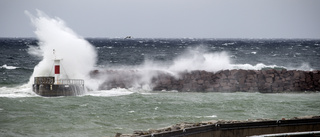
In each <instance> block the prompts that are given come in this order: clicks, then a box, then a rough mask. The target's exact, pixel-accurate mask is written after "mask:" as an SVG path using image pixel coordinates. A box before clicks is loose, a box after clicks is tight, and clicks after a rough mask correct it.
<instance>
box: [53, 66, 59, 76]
mask: <svg viewBox="0 0 320 137" xmlns="http://www.w3.org/2000/svg"><path fill="white" fill-rule="evenodd" d="M54 74H60V66H59V65H56V66H54Z"/></svg>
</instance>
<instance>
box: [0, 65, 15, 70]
mask: <svg viewBox="0 0 320 137" xmlns="http://www.w3.org/2000/svg"><path fill="white" fill-rule="evenodd" d="M0 68H3V69H17V68H19V67H15V66H8V65H7V64H4V65H2V66H1V67H0Z"/></svg>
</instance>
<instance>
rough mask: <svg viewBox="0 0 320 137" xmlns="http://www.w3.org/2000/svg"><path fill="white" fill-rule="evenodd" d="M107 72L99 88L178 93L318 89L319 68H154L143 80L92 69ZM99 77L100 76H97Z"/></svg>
mask: <svg viewBox="0 0 320 137" xmlns="http://www.w3.org/2000/svg"><path fill="white" fill-rule="evenodd" d="M101 73H104V74H105V73H107V74H108V75H105V76H106V77H108V78H107V79H105V82H104V83H103V84H102V85H100V89H111V88H116V87H121V88H130V87H133V86H139V85H143V84H149V85H150V86H151V87H152V89H153V90H156V91H162V90H168V91H169V90H177V91H180V92H238V91H241V92H263V93H277V92H301V91H320V71H319V70H315V71H298V70H285V69H282V70H275V69H269V70H222V71H219V72H216V73H213V72H207V71H200V70H198V71H191V72H182V73H179V74H178V75H172V74H170V73H165V72H159V71H155V72H153V73H150V72H148V73H150V78H149V79H148V78H147V79H148V80H146V78H145V76H144V75H143V73H144V72H141V71H106V72H100V71H94V72H92V74H91V75H92V77H99V74H101ZM100 77H101V76H100Z"/></svg>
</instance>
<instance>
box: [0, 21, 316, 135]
mask: <svg viewBox="0 0 320 137" xmlns="http://www.w3.org/2000/svg"><path fill="white" fill-rule="evenodd" d="M31 18H32V19H31V20H32V23H33V24H34V26H35V27H36V28H37V29H36V31H35V34H36V36H37V37H36V38H0V136H33V137H34V136H114V135H115V134H116V133H132V132H133V131H135V130H148V129H157V128H161V127H167V126H170V125H173V124H177V123H182V122H201V121H208V120H247V119H259V118H265V119H281V118H292V117H298V116H307V115H319V113H320V109H319V106H320V101H319V100H320V93H318V92H302V93H278V94H262V93H259V92H250V93H248V92H234V93H223V92H192V91H190V92H178V91H164V90H162V91H153V90H152V88H151V85H148V82H145V85H143V86H137V87H132V88H112V89H109V90H101V89H99V86H100V85H101V84H103V81H99V80H98V79H91V78H90V75H89V73H90V72H92V71H94V70H128V71H129V70H138V71H140V72H146V73H145V76H144V77H148V73H147V72H148V70H157V71H164V72H169V73H176V72H180V71H192V70H205V71H209V72H218V71H220V70H226V69H245V70H261V69H268V68H274V69H277V68H281V69H287V70H304V71H312V70H320V63H319V60H320V40H315V39H209V38H206V39H193V38H176V39H173V38H171V39H163V38H162V39H160V38H159V39H157V38H134V37H129V38H82V37H81V36H78V35H77V34H76V33H75V32H73V31H72V30H71V29H70V28H69V27H67V26H66V25H65V24H64V22H63V21H62V20H61V19H58V18H54V19H52V18H49V17H46V16H41V15H39V17H31ZM48 26H49V27H48ZM53 49H55V52H56V54H57V56H59V57H61V58H62V62H63V64H62V66H63V67H62V70H63V73H66V74H68V77H71V78H81V79H84V80H85V86H86V89H87V90H86V92H85V93H83V94H82V95H78V96H68V97H42V96H39V95H37V94H35V93H34V92H33V91H32V83H33V78H34V77H35V76H39V75H40V76H45V75H52V73H51V72H52V61H53V54H52V52H53V51H52V50H53ZM142 75H143V74H142Z"/></svg>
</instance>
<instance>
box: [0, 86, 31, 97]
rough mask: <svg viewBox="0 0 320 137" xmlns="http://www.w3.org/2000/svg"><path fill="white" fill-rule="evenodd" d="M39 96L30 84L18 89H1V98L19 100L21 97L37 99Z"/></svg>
mask: <svg viewBox="0 0 320 137" xmlns="http://www.w3.org/2000/svg"><path fill="white" fill-rule="evenodd" d="M35 96H37V95H36V94H35V93H34V92H32V91H31V87H30V86H28V84H25V85H22V86H17V87H1V88H0V97H7V98H19V97H35Z"/></svg>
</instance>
